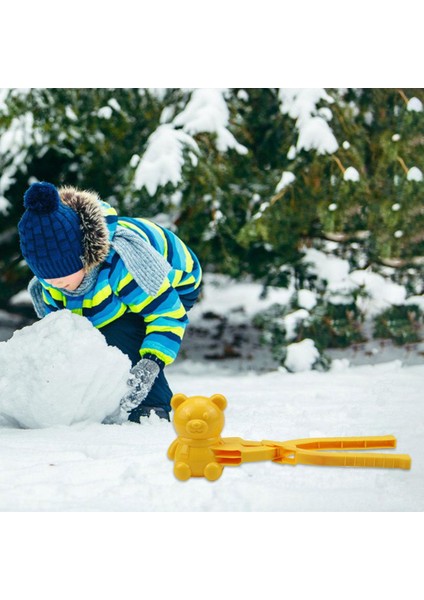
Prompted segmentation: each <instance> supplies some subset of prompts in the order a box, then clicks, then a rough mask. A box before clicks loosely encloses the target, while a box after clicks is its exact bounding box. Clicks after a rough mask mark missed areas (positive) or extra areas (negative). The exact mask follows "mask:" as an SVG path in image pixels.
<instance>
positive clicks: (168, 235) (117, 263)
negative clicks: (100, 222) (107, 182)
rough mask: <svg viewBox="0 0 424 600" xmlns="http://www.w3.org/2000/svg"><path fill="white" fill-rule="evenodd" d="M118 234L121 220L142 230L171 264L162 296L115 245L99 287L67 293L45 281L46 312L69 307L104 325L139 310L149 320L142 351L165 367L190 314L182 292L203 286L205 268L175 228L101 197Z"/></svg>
mask: <svg viewBox="0 0 424 600" xmlns="http://www.w3.org/2000/svg"><path fill="white" fill-rule="evenodd" d="M101 205H102V210H103V213H104V216H105V219H106V223H107V227H108V230H109V239H112V238H113V235H114V232H115V230H116V227H117V225H118V224H119V225H121V226H123V227H128V228H130V229H132V230H133V231H135V232H136V233H138V234H139V235H141V236H142V237H143V238H144V240H145V241H146V242H148V243H149V244H151V245H152V246H153V248H155V249H156V250H157V251H158V252H159V253H160V254H161V255H162V256H163V257H164V258H165V259H166V260H167V261H168V262H169V264H170V265H171V267H172V268H171V270H170V271H169V273H168V276H167V277H166V278H165V280H164V283H163V284H162V287H161V288H160V290H159V292H158V294H157V295H156V296H154V297H153V296H149V295H148V294H147V292H145V291H143V290H142V289H141V288H140V287H139V286H138V285H137V283H136V281H135V280H134V278H133V277H132V275H131V273H130V272H129V271H128V270H127V269H126V267H125V265H124V262H123V261H122V259H121V258H120V256H119V255H118V254H117V252H116V251H115V250H114V249H113V248H112V249H111V250H110V252H109V254H108V256H107V258H106V260H105V261H104V262H103V263H102V264H101V266H100V269H99V273H98V277H97V281H96V284H95V286H94V288H93V289H91V290H90V291H89V292H87V293H86V294H84V295H82V296H67V295H66V294H65V293H64V292H63V291H62V290H60V289H58V288H55V287H53V286H52V285H49V284H48V283H47V282H46V281H44V280H42V279H41V280H40V282H41V285H42V288H43V300H44V303H45V304H46V312H47V313H49V312H52V311H55V310H59V309H63V308H66V309H68V310H70V311H72V312H73V313H76V314H78V315H82V316H84V317H87V319H89V320H90V321H91V322H92V323H93V325H94V326H95V327H97V328H98V329H100V328H102V327H104V326H105V325H107V324H108V323H111V322H112V321H114V320H115V319H119V317H121V316H122V315H123V314H124V313H126V312H127V311H131V312H134V313H139V314H140V315H141V316H142V318H143V319H144V322H145V324H146V336H145V338H144V340H143V342H142V345H141V348H140V356H146V357H150V358H153V359H154V360H155V361H156V362H158V363H159V364H160V365H161V366H164V365H168V364H170V363H172V362H173V361H174V360H175V358H176V356H177V354H178V351H179V348H180V345H181V341H182V338H183V335H184V331H185V328H186V326H187V323H188V317H187V313H186V311H185V309H184V306H183V305H182V303H181V299H180V296H184V295H186V294H190V293H191V292H193V291H194V290H195V289H197V288H198V287H199V285H200V282H201V278H202V270H201V267H200V264H199V261H198V259H197V257H196V255H195V254H194V253H193V252H192V250H190V248H189V247H188V246H186V244H184V242H183V241H182V240H180V239H179V238H178V237H177V236H176V235H175V234H174V233H173V232H172V231H170V230H168V229H165V228H164V227H161V226H159V225H156V224H155V223H153V222H152V221H149V220H147V219H133V218H128V217H118V215H117V213H116V211H115V209H113V208H112V207H111V206H110V205H109V204H107V203H105V202H101Z"/></svg>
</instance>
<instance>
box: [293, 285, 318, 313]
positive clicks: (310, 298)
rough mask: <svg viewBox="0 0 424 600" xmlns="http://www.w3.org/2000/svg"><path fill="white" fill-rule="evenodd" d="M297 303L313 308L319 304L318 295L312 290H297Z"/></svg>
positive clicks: (309, 308) (307, 308)
mask: <svg viewBox="0 0 424 600" xmlns="http://www.w3.org/2000/svg"><path fill="white" fill-rule="evenodd" d="M297 303H298V305H299V306H300V307H301V308H306V310H312V309H313V308H314V307H315V306H316V304H317V297H316V294H315V293H314V292H311V290H299V291H298V292H297Z"/></svg>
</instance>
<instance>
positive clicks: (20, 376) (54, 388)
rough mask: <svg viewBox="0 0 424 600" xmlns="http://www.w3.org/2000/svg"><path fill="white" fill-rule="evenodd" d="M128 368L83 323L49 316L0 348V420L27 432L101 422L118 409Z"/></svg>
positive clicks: (61, 314) (119, 355)
mask: <svg viewBox="0 0 424 600" xmlns="http://www.w3.org/2000/svg"><path fill="white" fill-rule="evenodd" d="M130 368H131V364H130V361H129V359H128V357H127V356H126V355H125V354H123V353H122V352H121V351H120V350H119V349H118V348H115V347H113V346H108V345H107V343H106V340H105V338H104V336H103V335H102V334H101V333H100V332H99V331H98V330H97V329H96V328H95V327H93V325H92V324H91V323H90V322H89V321H88V319H86V318H85V317H80V316H78V315H75V314H73V313H71V312H70V311H68V310H61V311H58V312H55V313H51V314H50V315H48V316H47V317H45V318H44V319H42V320H41V321H38V322H37V323H35V324H34V325H31V326H29V327H25V328H24V329H21V330H20V331H16V332H15V333H14V335H13V337H12V338H11V339H10V340H8V341H7V342H2V343H0V415H1V416H2V417H4V418H6V419H7V420H8V421H10V422H12V423H13V424H15V425H16V424H17V425H19V426H21V427H27V428H40V427H51V426H53V425H71V424H73V423H79V422H88V423H94V422H102V421H103V420H104V419H105V418H106V417H107V416H109V415H111V414H112V413H114V412H115V411H116V410H117V409H118V407H119V400H120V399H121V397H122V396H123V395H124V394H125V392H126V391H127V384H126V382H127V379H128V371H129V369H130Z"/></svg>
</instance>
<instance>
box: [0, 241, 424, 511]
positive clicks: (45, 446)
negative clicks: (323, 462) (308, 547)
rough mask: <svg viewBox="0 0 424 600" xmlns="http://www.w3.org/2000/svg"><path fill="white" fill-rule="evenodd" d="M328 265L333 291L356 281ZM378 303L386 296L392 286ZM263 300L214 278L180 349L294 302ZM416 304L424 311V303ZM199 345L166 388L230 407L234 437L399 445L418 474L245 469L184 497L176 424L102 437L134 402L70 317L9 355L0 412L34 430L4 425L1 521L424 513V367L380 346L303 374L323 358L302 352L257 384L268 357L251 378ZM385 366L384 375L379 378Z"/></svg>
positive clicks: (0, 432)
mask: <svg viewBox="0 0 424 600" xmlns="http://www.w3.org/2000/svg"><path fill="white" fill-rule="evenodd" d="M321 254H323V253H321ZM321 254H318V255H315V258H316V263H319V259H321V266H322V267H323V268H324V270H325V269H326V273H327V276H328V277H329V279H330V280H331V281H332V282H333V284H334V283H336V282H339V283H340V279H339V278H340V277H345V275H346V273H348V269H344V268H342V265H340V264H338V263H336V264H335V265H334V264H333V263H330V265H329V264H328V263H326V262H325V260H324V258H323V257H322V256H321ZM330 266H332V267H333V268H330ZM317 268H318V267H317ZM318 272H319V273H320V268H318ZM321 275H322V274H321ZM374 281H375V282H376V280H374ZM366 284H367V285H370V284H369V282H366ZM378 284H379V285H381V281H379V282H378ZM376 289H377V287H376ZM382 290H383V294H384V293H385V290H384V286H383V288H382ZM261 292H262V287H261V286H260V284H256V283H252V282H248V281H245V282H239V283H235V282H234V281H232V280H231V279H230V278H229V277H226V276H222V275H221V276H220V275H216V274H208V273H206V274H205V287H204V298H203V299H202V301H201V302H200V303H199V304H197V305H196V306H195V307H194V308H193V310H192V311H191V312H190V325H189V327H188V331H187V334H186V339H185V340H184V343H186V344H187V345H189V346H190V348H191V345H192V344H193V338H191V337H190V336H191V335H192V333H193V332H194V331H195V330H196V328H198V327H199V325H200V324H201V323H202V324H203V326H205V325H206V326H208V327H209V328H211V329H213V326H212V325H211V321H210V320H206V319H202V315H203V314H204V313H207V312H208V311H209V312H212V313H213V314H215V315H218V316H221V317H225V318H226V319H228V322H229V323H233V324H235V325H234V326H237V327H238V328H239V329H238V331H239V330H241V329H240V328H243V327H245V324H246V320H247V318H248V317H249V316H252V315H253V314H256V313H257V312H259V311H261V310H263V309H265V308H266V307H269V306H270V305H271V304H273V303H275V302H279V303H281V304H287V303H288V302H289V301H290V299H292V297H293V295H294V294H295V290H292V289H290V290H282V289H279V288H271V289H270V290H268V296H267V297H265V298H263V297H262V295H261ZM314 301H316V298H315V295H314V294H313V292H310V290H299V291H298V292H297V303H298V305H299V306H301V307H302V308H304V309H305V310H306V309H307V308H309V307H310V308H312V305H313V303H314ZM409 301H410V302H411V303H414V304H416V303H421V305H422V303H424V300H423V297H422V296H418V297H411V298H410V299H409ZM407 303H408V300H407ZM77 332H78V336H76V333H77ZM35 334H36V335H35ZM77 338H78V339H77ZM202 339H203V342H202V343H203V346H202V351H199V349H197V350H196V346H195V345H194V344H193V351H192V352H191V354H190V352H189V353H188V356H189V358H188V359H186V358H184V356H181V357H179V358H178V359H177V361H176V363H174V364H173V365H171V366H169V367H167V371H166V372H167V378H168V380H169V383H170V386H171V389H172V390H173V391H174V392H175V393H178V392H183V393H185V394H187V395H199V394H200V395H212V394H213V393H222V394H224V395H225V396H226V397H227V400H228V403H229V404H228V408H227V409H226V411H225V418H226V426H225V428H224V431H223V436H224V437H225V436H240V437H243V438H244V439H248V440H249V439H250V440H261V439H274V440H280V441H281V440H290V439H297V438H307V437H334V436H360V435H384V434H393V435H395V436H396V437H397V438H398V446H399V448H398V450H397V451H398V452H400V453H409V454H411V456H412V459H413V466H412V470H411V471H400V470H381V469H353V468H334V467H331V468H330V467H308V466H303V465H299V466H296V467H292V466H288V465H287V466H282V465H275V464H272V463H247V464H244V465H242V466H240V467H227V468H225V470H224V473H223V475H222V477H221V479H220V480H219V481H217V482H215V483H209V482H207V481H206V480H204V479H191V480H190V481H188V482H186V483H181V482H179V481H177V480H176V479H175V478H174V476H173V472H172V462H171V461H169V460H168V459H167V457H166V451H167V448H168V446H169V445H170V443H171V442H172V441H173V439H174V438H175V432H174V430H173V427H172V424H170V423H168V422H166V421H162V420H160V419H158V418H157V417H155V416H153V417H151V418H150V419H146V420H145V421H144V422H143V423H141V424H140V425H138V424H135V423H129V422H125V423H123V424H121V425H119V424H110V425H105V424H101V421H102V418H103V416H104V415H105V414H106V413H107V412H109V411H112V410H113V409H114V407H116V405H117V398H120V397H121V395H122V389H126V385H125V380H126V377H127V374H128V368H129V362H128V361H127V359H123V355H122V354H121V353H120V352H119V351H118V350H117V349H116V348H111V347H107V346H106V345H105V342H104V338H103V336H101V334H100V332H98V331H97V330H95V329H93V328H92V327H91V326H90V325H88V323H87V322H86V320H85V319H83V318H82V317H78V316H76V315H70V313H68V312H67V311H61V312H60V313H55V314H53V315H50V316H49V317H46V319H44V320H43V321H41V322H38V323H36V324H34V325H32V326H31V327H28V328H26V329H23V330H20V332H17V333H15V335H14V337H13V338H12V339H10V340H9V341H8V342H7V343H3V344H0V374H1V375H0V381H1V383H0V403H1V404H0V406H1V408H0V412H2V413H4V412H5V408H6V409H7V413H10V416H11V417H14V418H15V419H18V421H20V422H21V424H22V425H24V426H25V427H27V428H26V429H23V428H19V427H18V426H17V423H16V422H15V421H13V420H10V419H5V418H4V417H3V418H1V417H0V510H2V511H149V512H151V511H178V512H181V511H183V512H192V511H195V512H200V511H202V512H205V511H207V512H211V511H233V512H236V511H422V510H424V477H423V475H424V472H423V471H424V467H423V466H422V465H423V464H424V450H423V446H422V443H421V441H422V438H423V435H424V404H423V402H422V381H423V377H424V367H423V365H422V361H420V363H419V364H418V365H413V366H405V364H407V363H408V360H407V356H406V354H405V353H404V354H405V360H395V361H393V360H392V361H391V362H387V357H388V356H390V352H388V351H383V350H384V348H383V349H381V348H379V349H377V342H375V343H374V346H375V348H374V350H375V352H376V354H378V355H376V356H375V358H374V354H373V356H372V358H370V356H364V358H365V359H366V360H367V361H368V364H365V365H361V366H349V360H347V358H343V354H342V353H340V354H339V356H338V357H336V359H335V360H333V363H332V367H331V370H330V371H328V372H317V371H309V370H306V371H305V370H300V369H302V368H307V369H308V368H310V366H311V362H313V360H315V357H316V354H315V352H316V349H315V347H314V346H313V343H312V341H311V340H304V341H303V342H301V343H300V344H292V345H291V346H289V347H288V359H289V363H288V364H289V365H290V368H291V370H293V371H294V372H293V373H290V372H288V371H287V370H285V369H283V368H280V369H276V370H274V371H269V370H268V371H267V372H264V371H262V372H260V371H257V370H255V365H257V364H259V359H260V355H262V354H263V353H264V350H263V348H260V349H259V348H256V347H254V346H253V347H252V348H250V350H249V351H252V352H253V353H254V354H256V355H257V356H254V357H253V360H252V361H250V363H249V362H248V363H247V368H246V364H245V365H244V366H239V367H238V366H237V365H239V363H235V362H234V359H233V362H231V360H228V361H214V360H205V359H204V358H203V355H204V353H205V352H207V348H206V345H207V342H206V343H205V340H204V338H202ZM59 340H60V343H59ZM71 341H72V344H71ZM305 342H306V343H305ZM243 343H246V342H243ZM184 347H185V346H184V344H183V349H184ZM186 347H187V346H186ZM369 349H370V350H371V349H372V344H371V345H370V346H369ZM386 350H387V349H386ZM183 354H184V352H183ZM6 355H8V357H6ZM398 355H400V354H398ZM46 356H48V357H49V360H48V361H47V360H46ZM190 356H192V359H191V358H190ZM345 356H346V355H345ZM350 358H351V356H350V355H349V359H350ZM122 360H124V362H122ZM381 360H383V361H384V360H385V361H386V362H380V364H369V363H370V362H371V361H381ZM286 364H287V362H286ZM249 365H250V366H249ZM242 369H244V370H242ZM93 373H94V377H93ZM105 374H107V377H106V376H105ZM47 377H48V378H52V377H53V378H54V379H50V381H51V385H50V390H53V389H56V390H57V391H56V393H54V402H51V403H50V402H46V398H47V397H48V395H47V394H46V393H45V392H46V381H45V379H46V378H47ZM112 379H116V381H112ZM5 382H6V383H5ZM114 386H115V387H116V388H118V387H119V388H121V386H122V389H119V393H116V394H115V392H113V393H112V390H113V388H114ZM82 388H84V389H86V394H85V395H84V394H81V393H80V390H81V389H82ZM50 393H51V392H49V394H50ZM112 396H113V398H112ZM108 398H109V399H108ZM106 404H108V406H107V407H106ZM47 409H48V410H47ZM96 411H98V412H96ZM65 417H66V418H65ZM41 421H42V422H41ZM68 423H69V424H68ZM40 425H43V427H40ZM33 427H35V428H33ZM387 452H390V451H387Z"/></svg>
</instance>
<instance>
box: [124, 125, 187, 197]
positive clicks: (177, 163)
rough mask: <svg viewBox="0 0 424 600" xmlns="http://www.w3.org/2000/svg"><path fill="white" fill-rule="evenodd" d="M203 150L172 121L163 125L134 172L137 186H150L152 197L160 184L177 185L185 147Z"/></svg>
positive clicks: (154, 134)
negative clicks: (173, 125)
mask: <svg viewBox="0 0 424 600" xmlns="http://www.w3.org/2000/svg"><path fill="white" fill-rule="evenodd" d="M186 147H188V148H191V149H192V150H193V151H194V152H199V147H198V145H197V143H196V142H195V141H194V139H193V138H192V137H191V136H190V135H188V134H187V133H185V132H184V131H181V130H176V129H174V128H173V127H172V125H169V124H163V125H160V126H159V127H158V128H157V129H156V130H155V131H154V132H153V133H152V134H151V135H150V137H149V139H148V140H147V148H146V151H145V152H144V154H143V156H142V158H141V160H140V162H139V163H138V166H137V168H136V171H135V174H134V186H135V188H136V189H141V188H142V187H143V186H145V187H146V189H147V191H148V193H149V194H150V196H154V194H155V193H156V191H157V188H158V187H159V186H161V185H162V186H164V185H166V184H167V183H169V182H170V183H172V184H173V185H177V184H178V183H179V182H180V181H181V180H182V168H183V165H184V156H183V150H184V148H186Z"/></svg>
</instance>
